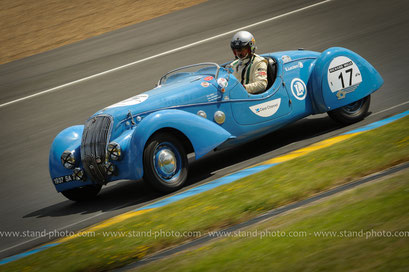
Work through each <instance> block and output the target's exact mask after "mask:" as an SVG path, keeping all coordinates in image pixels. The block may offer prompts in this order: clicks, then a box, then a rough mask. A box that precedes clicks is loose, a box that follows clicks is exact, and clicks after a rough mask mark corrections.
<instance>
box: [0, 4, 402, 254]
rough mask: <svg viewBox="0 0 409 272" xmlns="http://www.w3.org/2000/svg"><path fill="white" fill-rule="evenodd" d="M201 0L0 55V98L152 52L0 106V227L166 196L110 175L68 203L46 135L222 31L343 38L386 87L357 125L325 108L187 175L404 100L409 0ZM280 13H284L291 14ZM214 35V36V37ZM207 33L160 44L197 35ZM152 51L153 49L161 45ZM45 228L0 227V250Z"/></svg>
mask: <svg viewBox="0 0 409 272" xmlns="http://www.w3.org/2000/svg"><path fill="white" fill-rule="evenodd" d="M318 2H320V1H281V0H279V1H275V0H274V1H243V0H239V1H237V0H236V1H209V2H206V3H203V4H201V5H198V6H195V7H192V8H189V9H185V10H182V11H178V12H175V13H172V14H169V15H166V16H163V17H160V18H157V19H154V20H150V21H146V22H143V23H140V24H137V25H134V26H131V27H127V28H124V29H121V30H118V31H115V32H112V33H108V34H105V35H101V36H98V37H96V38H92V39H89V40H86V41H82V42H79V43H76V44H72V45H69V46H65V47H62V48H59V49H56V50H53V51H50V52H46V53H43V54H39V55H36V56H33V57H29V58H26V59H22V60H19V61H15V62H12V63H9V64H5V65H1V66H0V104H1V105H4V104H5V103H7V102H10V101H14V100H16V99H20V98H24V97H27V96H30V95H33V94H36V93H38V92H41V91H44V90H49V89H51V88H54V87H56V86H61V85H63V84H66V83H69V82H73V81H75V80H78V79H81V78H85V77H89V76H92V75H95V74H98V73H103V72H104V71H107V70H110V69H114V68H116V67H120V66H123V65H126V64H128V63H132V62H136V61H138V60H143V59H146V58H149V57H151V56H157V57H155V58H151V59H149V60H147V61H143V62H139V63H136V64H134V65H130V66H127V67H124V68H122V69H118V70H116V71H112V72H109V73H105V74H102V75H100V76H95V77H92V78H90V79H88V80H84V81H82V82H78V83H75V84H70V85H66V86H65V87H61V88H59V89H56V90H55V91H52V92H49V93H46V94H43V95H39V96H35V97H32V98H29V99H25V100H22V101H18V102H15V103H12V104H9V105H5V106H0V120H1V125H2V128H1V132H0V136H1V139H2V141H1V151H2V153H3V154H2V156H0V165H1V167H0V173H1V174H0V177H1V181H0V182H1V184H0V186H1V190H0V204H1V210H0V216H1V221H0V222H1V223H0V231H26V230H32V231H36V230H38V231H43V230H46V231H53V230H79V229H81V228H83V227H86V226H89V225H91V224H94V223H96V222H99V221H101V220H103V219H107V218H109V217H112V216H114V215H117V214H120V213H123V212H126V211H129V210H134V209H136V208H138V207H140V206H142V205H143V204H146V203H147V202H150V201H153V200H154V199H157V198H160V197H163V196H161V195H158V194H157V193H154V192H152V191H151V190H149V189H148V188H146V187H145V186H144V185H143V184H142V182H140V181H122V182H116V183H113V184H111V185H110V186H108V187H106V188H105V189H104V190H103V191H102V192H101V194H100V196H99V198H98V199H96V200H95V201H93V202H89V203H82V204H77V203H73V202H71V201H68V200H65V198H64V197H63V196H61V195H60V194H57V193H56V192H55V189H54V187H53V185H52V183H51V181H50V178H49V175H48V152H49V147H50V144H51V142H52V140H53V138H54V137H55V135H56V134H57V133H58V132H59V131H60V130H62V129H64V128H65V127H68V126H71V125H74V124H82V123H84V121H85V120H86V119H87V118H88V116H89V115H91V114H93V113H94V112H96V111H97V110H99V109H100V108H102V107H105V106H107V105H110V104H113V103H114V102H117V101H120V100H122V99H125V98H127V97H130V96H133V95H135V94H137V93H142V92H144V91H146V90H148V89H150V88H152V87H153V85H154V84H155V83H156V81H157V80H158V78H159V77H160V76H161V75H162V74H163V73H165V72H167V71H168V70H171V69H173V68H175V67H178V66H182V65H187V64H191V63H196V62H203V61H214V62H219V63H222V62H225V61H228V60H230V59H231V58H232V56H231V52H230V49H229V41H230V38H231V35H230V34H226V35H220V34H223V33H227V32H230V31H232V30H235V29H237V28H239V27H242V26H243V27H244V26H247V25H251V24H254V23H257V22H260V21H263V20H267V19H269V18H273V17H276V16H279V15H282V14H287V15H286V16H282V17H279V18H277V19H274V20H270V21H268V22H264V23H261V24H258V25H256V26H253V27H250V28H247V29H248V30H249V31H251V32H252V33H253V34H254V35H255V37H256V40H257V42H258V52H260V53H262V52H271V51H281V50H288V49H297V48H300V47H302V48H306V49H309V50H316V51H323V50H325V49H326V48H328V47H331V46H343V47H346V48H349V49H351V50H353V51H355V52H358V53H359V54H360V55H362V56H363V57H364V58H366V59H367V60H368V61H369V62H370V63H372V64H373V65H374V66H375V67H376V68H377V69H378V71H379V72H380V73H381V75H382V76H383V78H384V80H385V84H384V86H383V87H382V88H381V90H380V91H378V92H377V93H375V94H374V95H373V97H372V104H371V108H370V110H371V112H372V114H371V115H370V116H368V118H367V119H365V120H364V121H362V122H360V123H359V124H356V125H353V126H349V127H340V126H339V125H337V124H336V123H334V122H333V121H331V120H330V119H329V118H328V117H327V116H326V115H317V116H313V117H311V118H307V119H304V120H301V121H299V122H297V123H295V124H293V125H291V126H289V127H286V128H284V129H282V130H280V131H278V132H275V133H272V134H271V135H268V136H267V137H264V138H262V139H260V140H257V141H256V142H252V143H248V144H246V145H244V146H242V147H240V148H237V149H234V150H230V151H226V152H223V153H220V154H213V155H210V156H207V157H205V158H204V159H202V160H199V161H198V162H195V163H193V164H192V166H191V172H192V175H191V176H190V181H189V182H190V184H189V186H195V185H198V184H201V183H203V182H207V181H210V180H213V179H215V178H218V177H221V176H224V175H226V174H229V173H231V172H234V171H236V170H238V169H242V168H244V167H247V166H249V165H252V164H255V163H259V162H262V161H264V160H267V159H269V158H272V157H274V156H277V155H280V154H283V153H286V152H289V151H291V150H294V149H297V148H300V147H303V146H306V145H308V144H311V143H314V142H317V141H319V140H322V139H325V138H328V137H331V136H334V135H338V134H341V133H343V132H345V131H348V130H351V129H353V128H355V127H358V126H362V125H364V124H368V123H372V122H374V121H377V120H380V119H383V118H385V117H387V116H391V115H393V114H396V113H399V112H402V111H404V110H407V109H409V102H408V101H409V92H408V91H407V87H406V86H407V81H406V80H407V76H406V70H407V65H408V64H409V54H408V52H407V44H409V43H408V40H409V37H408V35H407V32H408V30H409V18H408V16H407V14H408V12H409V2H407V1H403V0H402V1H370V0H363V1H352V0H342V1H341V0H333V1H329V2H325V3H323V4H321V5H317V6H314V7H311V8H308V9H304V10H300V11H299V12H295V13H289V12H292V11H294V10H298V9H300V8H304V7H307V6H309V5H311V4H314V3H318ZM288 13H289V14H288ZM216 35H220V36H218V37H215V36H216ZM210 37H215V38H212V39H211V40H208V41H204V42H200V43H197V44H195V45H193V46H190V47H187V48H184V49H181V50H175V51H174V52H172V53H169V54H162V55H159V54H161V53H163V52H167V51H169V50H173V49H175V48H180V47H182V46H185V45H189V44H192V43H195V42H198V41H202V40H204V39H207V38H210ZM158 55H159V56H158ZM46 240H47V239H46V238H41V239H34V240H33V239H32V238H27V237H9V238H4V237H2V238H0V241H1V242H0V257H1V258H3V257H6V256H10V255H12V254H15V253H19V252H21V251H24V250H26V249H29V248H32V247H33V246H36V245H39V244H41V243H43V242H45V241H46Z"/></svg>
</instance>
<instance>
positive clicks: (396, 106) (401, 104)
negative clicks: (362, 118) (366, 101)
mask: <svg viewBox="0 0 409 272" xmlns="http://www.w3.org/2000/svg"><path fill="white" fill-rule="evenodd" d="M406 104H409V100H408V101H406V102H403V103H400V104H398V105H395V106H393V107H390V108H387V109H384V110H381V111H378V112H376V113H373V114H371V115H370V116H374V115H377V114H380V113H383V112H385V111H389V110H392V109H395V108H398V107H400V106H403V105H406Z"/></svg>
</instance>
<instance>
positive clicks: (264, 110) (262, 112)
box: [249, 98, 281, 117]
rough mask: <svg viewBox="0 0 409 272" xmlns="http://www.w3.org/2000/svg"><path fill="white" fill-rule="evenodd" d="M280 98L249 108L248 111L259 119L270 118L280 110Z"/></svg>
mask: <svg viewBox="0 0 409 272" xmlns="http://www.w3.org/2000/svg"><path fill="white" fill-rule="evenodd" d="M280 104H281V98H278V99H274V100H271V101H268V102H264V103H261V104H258V105H254V106H251V107H249V108H250V110H251V111H252V112H253V113H254V114H256V115H258V116H261V117H270V116H272V115H274V114H275V113H276V112H277V111H278V109H279V108H280Z"/></svg>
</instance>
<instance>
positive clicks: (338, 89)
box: [309, 47, 383, 113]
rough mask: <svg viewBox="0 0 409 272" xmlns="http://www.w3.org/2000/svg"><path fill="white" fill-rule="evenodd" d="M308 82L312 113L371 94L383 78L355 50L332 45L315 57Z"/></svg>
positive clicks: (378, 86) (334, 107)
mask: <svg viewBox="0 0 409 272" xmlns="http://www.w3.org/2000/svg"><path fill="white" fill-rule="evenodd" d="M309 84H310V88H309V89H310V90H312V92H311V93H312V97H313V105H314V113H322V112H327V111H330V110H334V109H336V108H340V107H343V106H345V105H348V104H350V103H352V102H355V101H357V100H359V99H362V98H364V97H366V96H368V95H370V94H371V93H373V92H375V91H376V90H378V89H379V88H380V87H381V86H382V84H383V79H382V77H381V76H380V74H379V73H378V72H377V71H376V70H375V68H374V67H373V66H372V65H371V64H370V63H369V62H367V61H366V60H365V59H364V58H362V57H361V56H359V55H358V54H356V53H354V52H352V51H351V50H348V49H345V48H342V47H332V48H329V49H327V50H326V51H324V52H322V54H321V55H320V57H319V58H318V59H317V60H316V62H315V67H314V69H313V71H312V74H311V78H310V81H309Z"/></svg>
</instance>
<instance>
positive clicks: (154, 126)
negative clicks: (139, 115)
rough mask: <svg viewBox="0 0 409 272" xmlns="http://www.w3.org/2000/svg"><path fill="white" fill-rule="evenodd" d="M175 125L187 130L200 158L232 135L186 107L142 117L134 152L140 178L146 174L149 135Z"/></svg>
mask: <svg viewBox="0 0 409 272" xmlns="http://www.w3.org/2000/svg"><path fill="white" fill-rule="evenodd" d="M163 128H172V129H176V130H178V131H180V132H181V133H183V134H184V135H185V136H186V137H187V138H188V139H189V141H190V142H191V144H192V146H193V149H194V152H195V157H196V159H198V158H200V157H202V156H204V155H205V154H207V153H208V152H210V151H211V150H213V149H215V148H216V147H217V146H219V145H220V144H222V143H223V142H225V141H226V140H227V139H229V138H230V137H231V134H230V133H229V132H228V131H226V130H225V129H223V128H222V127H220V126H219V125H217V124H215V123H214V122H212V121H210V120H207V119H205V118H203V117H200V116H198V115H196V114H193V113H190V112H186V111H182V110H176V109H172V110H161V111H157V112H155V113H152V114H150V115H148V116H147V117H145V118H144V119H142V121H141V122H140V123H139V124H138V126H137V127H136V128H135V131H134V133H133V135H132V139H131V144H130V147H129V148H130V149H131V150H130V152H129V153H130V154H137V155H136V163H137V166H136V167H135V169H136V171H137V172H136V173H135V174H136V177H137V178H142V176H143V162H142V161H143V150H144V149H145V145H146V143H147V141H148V140H149V138H150V137H151V136H152V135H153V134H154V133H155V132H156V131H158V130H160V129H163Z"/></svg>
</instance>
